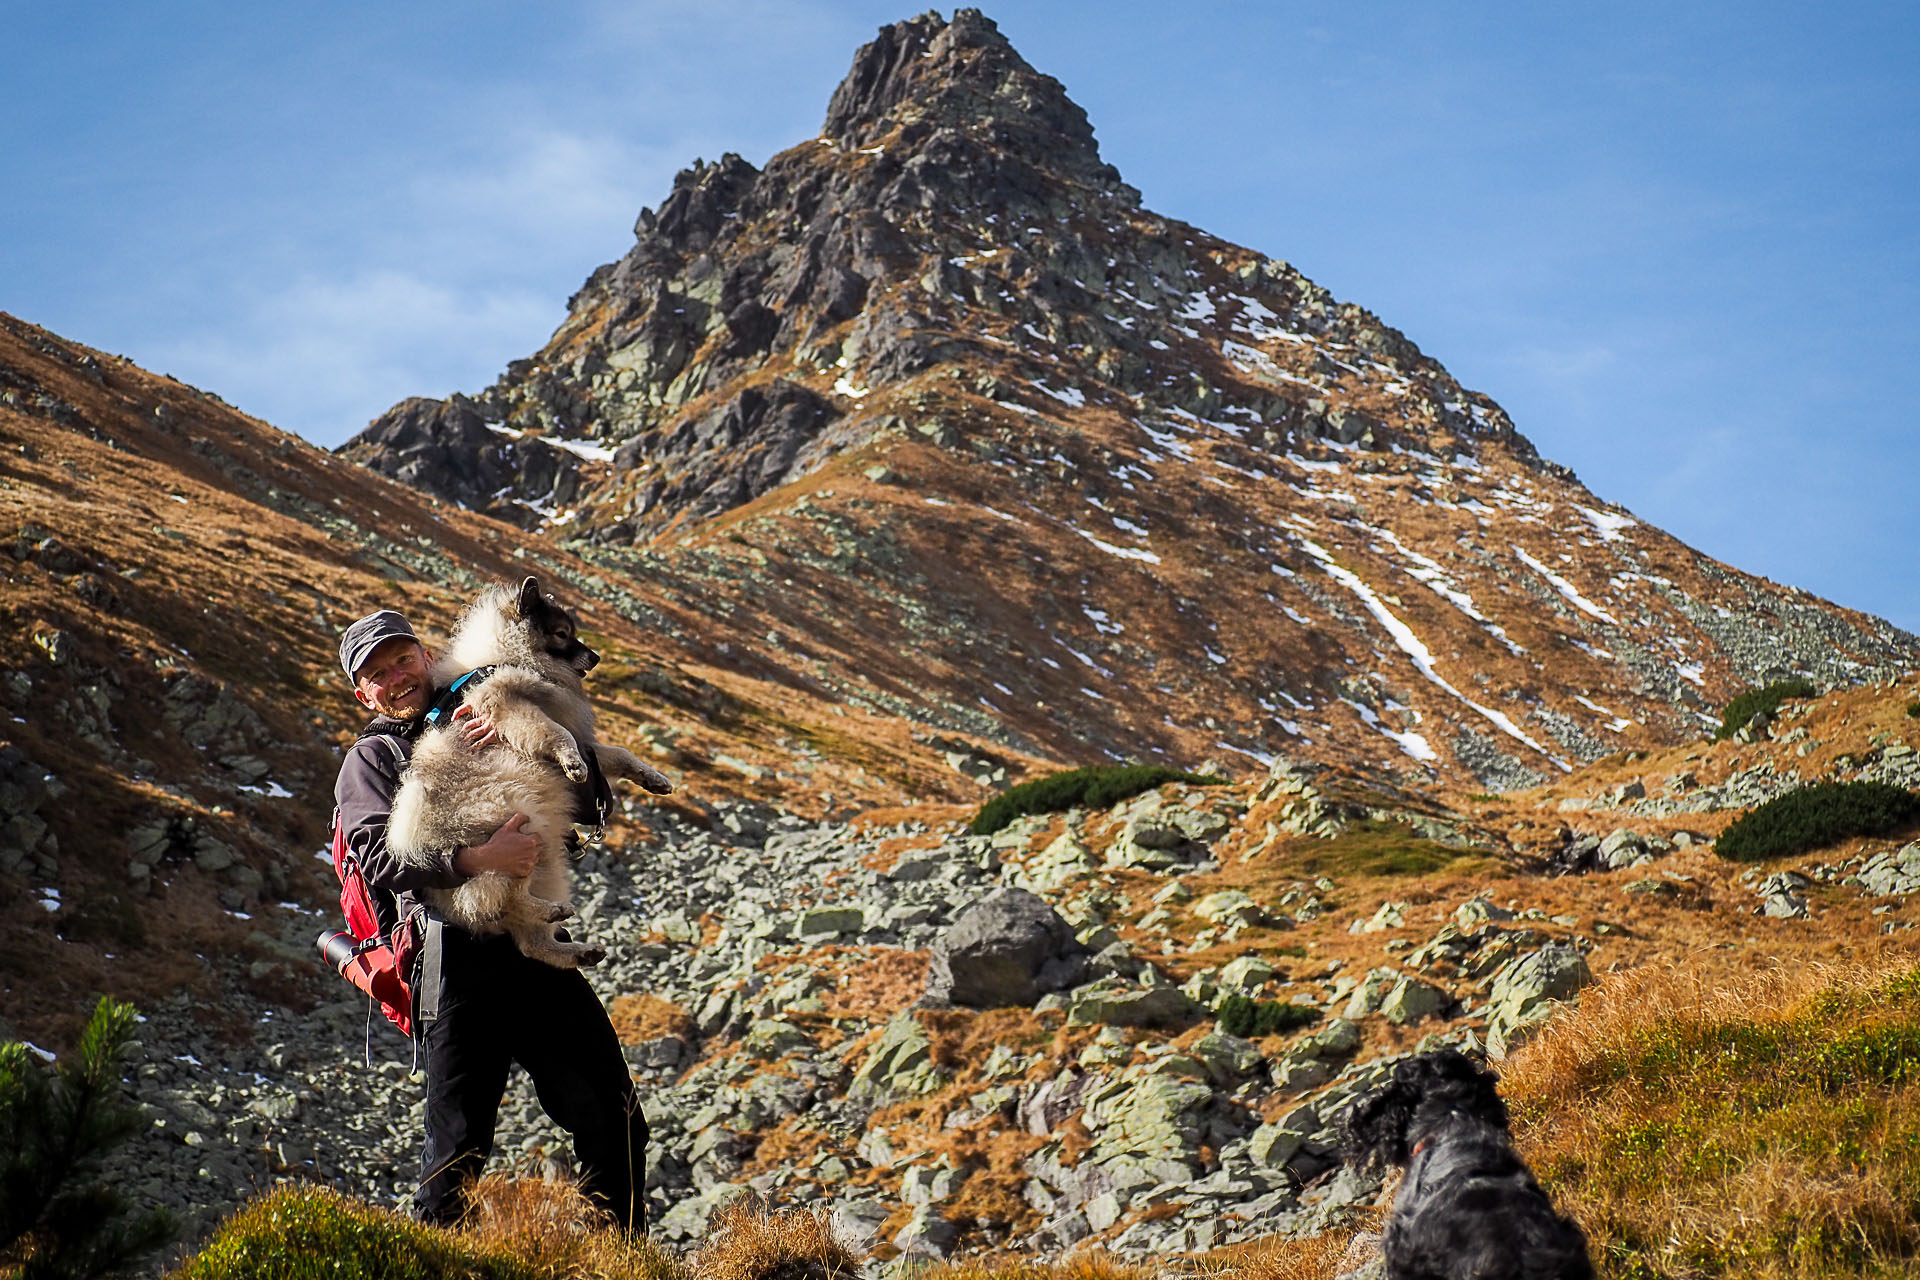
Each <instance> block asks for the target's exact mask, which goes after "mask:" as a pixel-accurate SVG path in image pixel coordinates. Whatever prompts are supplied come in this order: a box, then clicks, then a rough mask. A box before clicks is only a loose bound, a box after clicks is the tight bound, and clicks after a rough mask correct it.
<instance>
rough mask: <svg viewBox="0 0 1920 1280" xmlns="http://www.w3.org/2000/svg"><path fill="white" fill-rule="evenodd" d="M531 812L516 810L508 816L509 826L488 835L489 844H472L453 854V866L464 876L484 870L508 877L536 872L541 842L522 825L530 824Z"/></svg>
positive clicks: (507, 824) (477, 873) (474, 874)
mask: <svg viewBox="0 0 1920 1280" xmlns="http://www.w3.org/2000/svg"><path fill="white" fill-rule="evenodd" d="M526 821H527V815H526V814H524V813H516V814H514V815H513V816H512V817H511V818H508V819H507V823H506V825H505V826H503V827H501V828H500V829H499V830H498V831H496V832H494V833H493V834H492V835H491V836H489V837H487V842H486V843H485V844H472V845H468V846H467V847H466V848H464V849H461V850H459V851H457V852H456V853H455V854H454V855H453V869H454V870H455V871H458V872H459V873H460V874H461V875H463V876H477V875H479V874H480V873H481V872H482V871H498V872H499V873H500V874H501V875H504V876H513V877H515V878H516V879H518V878H519V877H521V876H528V875H532V874H533V868H534V864H535V863H537V862H539V861H540V842H539V841H538V840H536V839H535V838H534V837H533V836H531V835H528V834H527V833H526V832H525V831H522V830H521V829H520V828H521V827H523V826H525V825H526Z"/></svg>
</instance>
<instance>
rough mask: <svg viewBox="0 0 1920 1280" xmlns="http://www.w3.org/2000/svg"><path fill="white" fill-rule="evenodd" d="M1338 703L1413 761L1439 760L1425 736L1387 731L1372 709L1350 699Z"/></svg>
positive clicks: (1438, 755) (1394, 730)
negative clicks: (1392, 742) (1348, 708)
mask: <svg viewBox="0 0 1920 1280" xmlns="http://www.w3.org/2000/svg"><path fill="white" fill-rule="evenodd" d="M1340 701H1342V702H1344V703H1346V704H1347V705H1348V706H1350V707H1352V708H1353V709H1354V710H1355V711H1357V712H1359V713H1360V718H1361V719H1362V720H1364V721H1366V722H1367V725H1368V726H1369V727H1370V728H1372V729H1375V730H1377V731H1378V732H1380V733H1381V734H1383V735H1384V736H1386V737H1389V738H1392V739H1393V740H1394V742H1395V743H1396V744H1398V746H1399V747H1400V750H1402V751H1404V752H1406V753H1407V754H1408V755H1409V756H1412V757H1413V758H1414V759H1415V760H1419V761H1423V762H1424V761H1428V760H1438V759H1439V758H1440V753H1439V752H1437V751H1435V750H1434V749H1433V744H1432V743H1430V742H1428V741H1427V739H1426V735H1424V734H1419V733H1414V732H1413V731H1411V730H1408V731H1406V732H1401V731H1400V730H1397V729H1389V728H1387V726H1386V725H1385V724H1383V723H1382V722H1381V720H1380V716H1379V714H1378V713H1377V712H1375V711H1374V709H1373V708H1372V707H1369V706H1366V705H1364V704H1362V703H1358V702H1355V701H1353V700H1352V699H1351V698H1342V699H1340Z"/></svg>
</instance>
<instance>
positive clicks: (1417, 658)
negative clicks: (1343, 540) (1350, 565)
mask: <svg viewBox="0 0 1920 1280" xmlns="http://www.w3.org/2000/svg"><path fill="white" fill-rule="evenodd" d="M1300 545H1301V546H1302V547H1303V548H1304V549H1305V550H1306V553H1307V554H1308V555H1310V556H1312V557H1313V558H1314V559H1315V560H1318V561H1319V562H1320V567H1321V568H1322V569H1325V570H1326V572H1327V576H1328V577H1330V578H1332V579H1333V580H1334V581H1335V582H1338V583H1339V584H1340V585H1341V586H1343V587H1345V588H1346V589H1347V590H1349V591H1351V592H1353V594H1354V595H1356V596H1358V597H1359V598H1360V603H1361V604H1363V605H1365V606H1366V608H1367V612H1369V613H1371V614H1372V615H1373V616H1374V618H1375V619H1376V620H1377V621H1378V622H1379V623H1380V625H1381V626H1383V627H1385V628H1386V630H1387V634H1388V635H1389V636H1392V637H1393V642H1394V643H1395V644H1396V645H1398V646H1399V647H1400V651H1401V652H1402V653H1404V654H1406V655H1407V657H1408V658H1409V659H1411V660H1412V662H1413V666H1414V669H1415V670H1416V671H1418V672H1419V673H1420V674H1421V675H1423V676H1425V677H1426V678H1427V679H1428V680H1429V681H1431V682H1432V683H1433V684H1434V685H1436V686H1438V687H1439V688H1441V689H1444V690H1445V691H1446V692H1448V693H1450V694H1452V695H1453V696H1454V697H1455V698H1458V699H1459V700H1460V701H1461V702H1463V703H1465V704H1466V705H1467V706H1468V707H1471V708H1472V709H1473V710H1475V711H1477V712H1479V713H1480V714H1481V715H1482V716H1484V717H1485V718H1486V719H1487V720H1489V721H1491V722H1492V723H1493V724H1494V725H1495V726H1496V727H1497V728H1498V729H1499V730H1500V731H1501V732H1502V733H1505V734H1506V735H1508V736H1509V737H1511V738H1515V739H1518V740H1519V741H1521V742H1524V743H1526V744H1527V745H1528V746H1529V747H1532V748H1533V749H1534V750H1535V751H1537V752H1539V753H1540V754H1541V755H1543V756H1545V757H1547V759H1549V760H1551V761H1553V762H1554V764H1556V765H1558V766H1559V768H1560V770H1561V771H1562V772H1563V773H1571V772H1572V771H1573V766H1572V765H1570V764H1568V763H1567V762H1566V761H1564V760H1562V759H1560V757H1558V756H1556V755H1554V754H1553V753H1552V752H1550V751H1548V750H1547V749H1546V748H1545V747H1543V746H1541V745H1540V744H1539V743H1538V742H1535V741H1534V740H1533V739H1532V738H1530V737H1528V736H1527V734H1526V733H1525V731H1523V730H1522V729H1521V728H1520V726H1519V725H1517V724H1515V723H1514V722H1513V721H1512V720H1511V719H1509V718H1508V717H1507V716H1506V714H1505V713H1503V712H1500V711H1497V710H1495V709H1494V708H1492V707H1487V706H1482V705H1481V704H1480V703H1478V702H1475V701H1474V700H1473V699H1471V698H1469V697H1467V695H1466V694H1464V693H1461V692H1460V691H1459V690H1458V689H1456V688H1454V687H1453V686H1452V685H1451V684H1449V683H1447V680H1446V678H1445V677H1444V676H1442V675H1441V674H1440V673H1439V671H1437V670H1435V669H1434V665H1433V653H1432V651H1431V650H1429V649H1428V648H1427V646H1426V645H1424V644H1422V643H1421V641H1420V637H1418V636H1416V635H1415V634H1414V633H1413V629H1412V628H1411V627H1409V626H1407V624H1406V623H1404V622H1402V621H1400V619H1399V618H1397V617H1395V616H1394V615H1393V612H1392V610H1390V609H1388V608H1387V606H1386V604H1385V602H1384V601H1382V600H1381V599H1380V597H1379V595H1378V594H1377V593H1376V592H1375V591H1374V589H1373V588H1372V587H1370V586H1368V585H1367V584H1366V583H1365V582H1364V581H1362V580H1361V578H1360V575H1358V574H1356V573H1354V572H1353V571H1352V570H1350V569H1345V568H1342V567H1341V566H1340V565H1338V564H1336V563H1335V562H1334V559H1333V555H1332V553H1330V552H1329V551H1328V550H1327V549H1326V548H1325V547H1322V546H1320V545H1319V544H1318V543H1316V542H1313V541H1312V540H1310V539H1305V538H1303V539H1301V542H1300Z"/></svg>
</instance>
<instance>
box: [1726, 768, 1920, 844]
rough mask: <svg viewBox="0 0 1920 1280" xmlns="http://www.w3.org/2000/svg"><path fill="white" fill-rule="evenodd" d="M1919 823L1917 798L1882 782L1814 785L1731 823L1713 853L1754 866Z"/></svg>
mask: <svg viewBox="0 0 1920 1280" xmlns="http://www.w3.org/2000/svg"><path fill="white" fill-rule="evenodd" d="M1915 821H1920V795H1915V794H1914V793H1913V792H1911V791H1908V790H1906V789H1905V788H1902V787H1895V786H1890V785H1888V784H1887V783H1884V782H1817V783H1815V784H1813V785H1812V786H1810V787H1801V788H1799V789H1798V790H1797V791H1789V792H1788V793H1787V794H1786V795H1783V796H1778V797H1776V798H1774V799H1772V800H1769V801H1767V802H1766V803H1765V804H1763V805H1761V806H1760V807H1758V808H1757V809H1753V810H1751V811H1749V812H1747V813H1744V814H1742V815H1741V816H1740V817H1738V818H1736V819H1735V820H1734V821H1733V822H1732V823H1731V824H1730V825H1729V826H1728V827H1727V829H1726V830H1725V831H1723V832H1721V833H1720V839H1719V841H1718V842H1716V843H1715V845H1714V849H1715V850H1716V851H1717V852H1718V853H1719V854H1720V856H1721V857H1723V858H1733V859H1735V860H1737V861H1741V862H1757V861H1759V860H1760V859H1763V858H1779V857H1784V856H1786V855H1788V854H1794V853H1805V852H1807V851H1808V850H1809V849H1819V848H1823V847H1824V846H1826V845H1830V844H1833V843H1835V842H1837V841H1840V840H1847V839H1851V838H1852V837H1854V836H1884V835H1888V834H1890V833H1892V832H1894V831H1898V830H1900V829H1901V828H1902V827H1904V826H1907V825H1908V824H1909V823H1912V822H1915Z"/></svg>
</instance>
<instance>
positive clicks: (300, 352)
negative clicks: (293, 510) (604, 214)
mask: <svg viewBox="0 0 1920 1280" xmlns="http://www.w3.org/2000/svg"><path fill="white" fill-rule="evenodd" d="M559 315H560V308H559V305H558V304H557V303H556V302H555V301H554V300H553V299H551V298H548V297H544V296H542V295H540V294H538V293H534V292H529V291H521V292H509V291H499V290H490V289H485V288H474V287H459V286H449V285H447V284H444V283H441V282H439V281H436V280H433V279H428V278H425V277H423V276H420V275H417V274H413V273H410V272H406V271H399V270H376V271H366V272H361V273H358V274H356V275H354V276H352V277H349V278H347V279H344V280H330V279H324V278H319V277H315V276H306V277H302V278H300V279H298V280H294V281H292V282H290V283H289V284H288V285H287V286H286V287H284V288H281V289H275V290H271V291H266V292H262V293H260V294H258V295H257V296H255V297H253V298H251V299H249V300H247V301H246V303H245V305H244V306H243V307H242V308H241V309H240V310H239V311H238V313H237V314H236V315H235V316H234V317H233V321H234V322H233V323H231V324H226V325H222V326H221V327H220V328H219V329H218V330H210V331H207V332H203V333H199V334H192V335H187V336H184V337H182V338H180V339H178V340H176V341H173V342H170V343H165V344H162V345H161V347H160V348H159V350H160V354H161V357H162V367H170V368H177V369H190V370H192V371H193V374H192V377H193V380H194V381H197V382H200V383H202V384H204V385H205V386H207V387H209V388H211V389H215V390H218V391H219V392H220V394H221V395H222V396H224V397H225V398H226V399H228V400H230V401H232V402H233V403H235V404H237V405H239V406H240V407H241V408H243V409H245V410H247V411H248V412H250V413H253V414H256V415H258V416H260V417H262V418H265V419H267V420H268V421H269V422H272V423H274V424H275V425H277V426H281V427H285V428H287V429H288V430H291V431H297V432H299V433H300V434H301V435H304V436H306V437H307V438H309V439H311V440H314V441H317V442H321V443H325V444H330V445H331V444H338V443H339V442H340V441H342V440H344V439H345V438H346V437H347V436H349V435H351V434H353V433H354V432H356V431H358V430H360V429H361V428H362V427H364V426H365V425H366V422H367V419H368V417H369V416H370V414H371V413H377V412H379V410H380V409H384V408H385V407H386V406H387V405H390V404H392V403H394V402H396V401H398V400H401V399H404V398H405V397H407V396H409V395H423V394H426V395H446V394H447V393H448V392H450V391H454V390H467V391H475V390H479V389H480V388H482V387H484V386H485V385H487V384H488V383H489V382H491V381H492V379H493V375H494V374H495V373H497V372H498V369H499V362H497V361H492V360H490V359H488V358H486V357H481V358H479V359H477V360H476V359H475V358H474V357H473V356H472V355H471V354H470V353H474V352H487V351H496V350H502V349H506V350H511V349H513V344H514V343H516V342H521V341H523V336H524V335H525V334H528V333H534V332H540V331H542V330H543V329H551V327H552V326H553V325H554V324H555V323H556V322H557V321H558V319H559ZM449 371H461V372H464V374H465V377H464V379H463V380H462V381H461V383H460V384H459V385H458V386H448V385H445V384H446V382H447V378H448V374H449ZM454 376H456V377H459V376H460V372H455V375H454ZM369 406H375V407H374V408H371V409H370V408H369Z"/></svg>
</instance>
